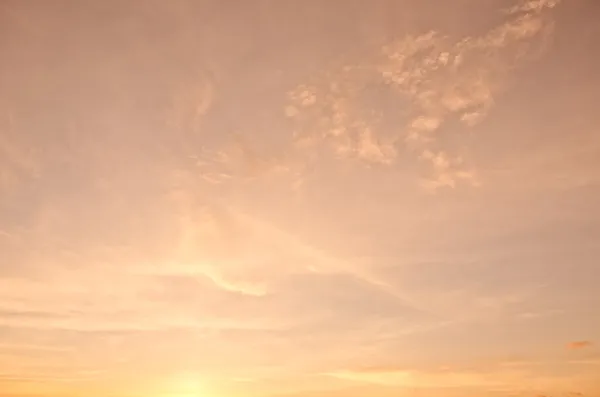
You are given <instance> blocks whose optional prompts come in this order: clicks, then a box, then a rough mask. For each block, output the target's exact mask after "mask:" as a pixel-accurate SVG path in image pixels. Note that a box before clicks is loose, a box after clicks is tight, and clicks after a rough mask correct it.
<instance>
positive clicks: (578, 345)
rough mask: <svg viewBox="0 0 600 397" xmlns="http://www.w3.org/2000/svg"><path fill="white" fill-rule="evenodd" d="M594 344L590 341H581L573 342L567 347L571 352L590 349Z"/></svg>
mask: <svg viewBox="0 0 600 397" xmlns="http://www.w3.org/2000/svg"><path fill="white" fill-rule="evenodd" d="M593 345H594V344H593V343H592V342H591V341H589V340H579V341H575V342H571V343H569V344H568V345H567V347H568V348H569V349H571V350H581V349H589V348H591V347H592V346H593Z"/></svg>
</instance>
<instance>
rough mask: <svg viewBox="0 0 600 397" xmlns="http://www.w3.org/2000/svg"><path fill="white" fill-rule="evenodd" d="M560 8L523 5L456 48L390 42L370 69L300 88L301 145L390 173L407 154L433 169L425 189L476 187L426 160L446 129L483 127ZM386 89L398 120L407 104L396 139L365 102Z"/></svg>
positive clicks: (295, 98) (426, 39)
mask: <svg viewBox="0 0 600 397" xmlns="http://www.w3.org/2000/svg"><path fill="white" fill-rule="evenodd" d="M559 3H560V2H559V1H524V2H520V3H519V4H517V5H515V6H514V7H512V8H511V9H509V10H508V15H509V17H508V20H506V21H505V22H504V23H502V24H501V25H499V26H497V27H495V28H492V29H490V30H489V31H488V32H486V33H484V34H482V35H480V36H468V37H464V38H461V39H458V40H456V39H452V38H450V37H447V36H444V35H443V34H442V33H439V32H435V31H430V32H427V33H423V34H420V35H412V36H405V37H402V38H399V39H396V40H392V41H391V42H389V43H387V44H386V45H385V46H384V47H383V48H382V49H381V51H380V52H379V53H377V54H374V56H372V57H367V59H371V61H367V62H364V63H357V64H354V65H353V64H349V65H347V66H344V67H342V68H340V69H339V70H337V71H334V72H328V73H325V74H324V75H323V76H322V77H321V78H317V79H315V80H316V82H313V83H311V84H301V85H299V86H298V87H296V88H295V89H294V90H292V91H291V92H290V94H289V99H290V104H289V105H288V106H287V108H286V115H287V116H288V117H289V118H291V119H292V120H293V121H294V122H295V123H296V125H297V128H298V131H297V134H296V141H297V142H311V145H310V147H311V148H312V150H314V149H315V148H316V147H317V146H319V145H325V146H329V147H331V148H333V151H334V153H337V154H338V155H342V156H343V157H354V158H358V159H361V160H364V161H366V162H371V163H381V164H386V165H394V164H395V163H396V160H397V157H398V153H399V152H400V151H401V150H404V149H408V150H409V151H410V152H413V153H414V154H415V155H416V157H418V158H421V159H422V160H425V162H430V165H431V166H432V169H433V172H432V176H431V177H430V178H428V179H427V180H426V181H425V182H424V183H423V186H424V187H426V188H427V189H430V190H436V189H439V188H442V187H450V188H453V187H456V186H458V185H459V184H468V185H474V186H477V185H479V184H480V180H479V178H478V177H476V172H475V171H473V170H472V169H469V168H467V167H466V164H464V165H459V164H458V163H457V162H455V164H454V167H453V168H454V169H453V171H449V170H448V168H447V167H440V166H439V165H438V164H436V163H435V162H434V161H435V160H436V159H437V157H436V156H428V155H427V153H428V152H430V151H434V150H439V149H440V148H439V147H440V146H441V144H440V142H439V141H440V140H439V139H438V137H440V136H442V135H443V134H445V133H447V131H446V129H447V128H449V127H448V126H447V125H448V124H449V123H448V122H449V121H452V120H458V121H459V122H461V123H463V124H464V125H465V128H472V127H475V126H476V125H477V124H479V123H481V122H482V121H483V120H484V119H485V117H486V115H487V114H488V113H489V112H490V110H491V109H492V107H493V105H494V102H495V101H496V100H497V98H498V96H499V95H500V94H501V93H502V92H503V91H504V90H505V89H506V88H507V86H508V85H509V81H510V74H511V73H512V72H513V70H514V69H515V67H518V66H520V65H521V64H522V63H524V62H526V61H528V60H529V59H531V58H532V57H533V56H534V55H533V54H535V53H536V52H539V51H536V50H539V49H541V48H543V47H544V43H545V38H546V37H547V35H548V33H549V31H550V30H551V26H552V22H551V20H550V19H549V18H548V16H547V15H546V11H547V10H549V9H551V8H553V7H555V6H557V5H558V4H559ZM382 84H383V86H384V87H387V89H391V90H392V91H394V92H395V93H396V97H395V98H396V99H395V102H396V107H397V108H396V110H395V111H396V112H401V111H403V110H405V109H402V108H401V107H400V106H402V105H405V104H406V103H407V101H408V109H409V112H407V113H408V114H409V116H408V118H407V120H405V121H404V122H403V123H404V125H403V126H402V128H401V129H399V131H393V132H392V133H390V131H388V129H386V128H384V127H383V125H384V124H383V123H382V120H383V119H385V118H386V117H388V118H389V117H391V116H390V115H389V114H382V112H381V111H380V110H378V109H377V108H376V106H374V105H373V104H372V103H369V102H370V101H368V100H367V101H365V100H363V98H364V97H365V96H367V95H368V92H369V90H372V89H374V87H379V86H380V85H382ZM401 104H402V105H401ZM405 119H406V117H405ZM453 128H456V127H453ZM402 135H403V137H402ZM402 144H404V145H405V146H406V147H405V148H404V147H402ZM452 157H458V156H455V155H452Z"/></svg>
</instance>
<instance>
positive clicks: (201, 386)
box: [167, 373, 213, 397]
mask: <svg viewBox="0 0 600 397" xmlns="http://www.w3.org/2000/svg"><path fill="white" fill-rule="evenodd" d="M167 396H168V397H213V395H212V394H211V393H210V391H209V390H208V387H207V385H206V382H205V381H204V380H202V378H201V377H200V375H198V374H194V373H183V374H178V375H176V376H175V377H174V379H173V380H172V381H171V382H170V387H169V391H168V394H167Z"/></svg>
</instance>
